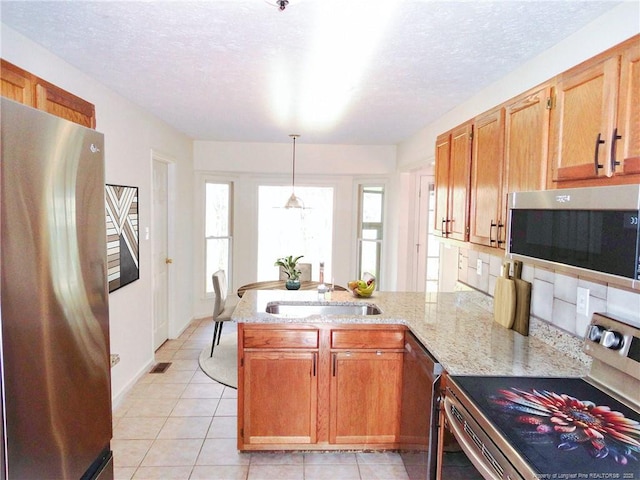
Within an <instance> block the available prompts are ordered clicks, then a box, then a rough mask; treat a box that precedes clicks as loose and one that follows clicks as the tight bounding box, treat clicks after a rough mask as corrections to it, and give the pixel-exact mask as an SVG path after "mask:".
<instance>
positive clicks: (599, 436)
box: [439, 314, 640, 480]
mask: <svg viewBox="0 0 640 480" xmlns="http://www.w3.org/2000/svg"><path fill="white" fill-rule="evenodd" d="M584 351H585V352H586V353H587V354H589V355H590V356H591V357H592V361H593V363H592V367H591V370H590V373H589V376H587V377H586V378H563V377H541V378H540V377H481V376H452V377H448V378H447V380H446V386H445V393H444V401H443V415H444V419H445V424H446V427H447V428H448V429H449V431H451V433H452V434H453V436H454V437H455V439H456V440H457V442H458V443H459V445H460V447H461V448H462V450H463V451H464V453H465V454H466V456H467V457H468V458H469V460H470V461H471V462H472V463H473V465H474V466H475V468H476V470H477V471H478V472H479V473H480V475H482V477H483V478H485V479H490V480H494V479H513V480H515V479H524V480H540V479H564V478H567V479H569V478H576V479H579V478H585V479H599V478H615V479H636V480H637V479H640V328H639V326H638V325H635V324H631V323H630V322H627V321H624V320H621V319H617V318H613V317H611V316H607V315H605V314H594V316H593V318H592V321H591V326H590V328H589V330H588V335H587V338H586V340H585V343H584ZM443 456H444V453H443V452H442V451H440V452H439V459H440V461H439V463H440V464H442V458H443ZM439 478H442V479H443V480H446V477H445V476H442V475H440V477H439Z"/></svg>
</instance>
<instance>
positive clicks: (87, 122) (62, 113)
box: [35, 80, 96, 128]
mask: <svg viewBox="0 0 640 480" xmlns="http://www.w3.org/2000/svg"><path fill="white" fill-rule="evenodd" d="M35 107H36V108H38V109H40V110H44V111H45V112H47V113H50V114H52V115H56V116H57V117H60V118H64V119H66V120H70V121H72V122H75V123H78V124H80V125H83V126H85V127H87V128H95V127H96V112H95V107H94V105H93V104H91V103H89V102H87V101H85V100H82V99H81V98H80V97H76V96H75V95H73V94H71V93H69V92H67V91H66V90H63V89H61V88H59V87H56V86H55V85H52V84H50V83H48V82H45V81H43V80H37V83H36V98H35Z"/></svg>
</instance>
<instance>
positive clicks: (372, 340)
mask: <svg viewBox="0 0 640 480" xmlns="http://www.w3.org/2000/svg"><path fill="white" fill-rule="evenodd" d="M331 348H404V331H402V330H391V331H389V330H365V329H362V330H359V329H357V330H332V331H331Z"/></svg>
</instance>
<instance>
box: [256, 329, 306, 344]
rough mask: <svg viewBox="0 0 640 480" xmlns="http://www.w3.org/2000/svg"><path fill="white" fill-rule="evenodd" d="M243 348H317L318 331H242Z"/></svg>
mask: <svg viewBox="0 0 640 480" xmlns="http://www.w3.org/2000/svg"><path fill="white" fill-rule="evenodd" d="M243 341H244V348H318V330H291V329H277V330H251V329H248V330H244V335H243Z"/></svg>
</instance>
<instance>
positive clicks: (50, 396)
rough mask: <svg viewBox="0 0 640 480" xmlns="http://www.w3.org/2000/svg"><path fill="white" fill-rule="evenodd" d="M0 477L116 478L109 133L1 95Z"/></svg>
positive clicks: (11, 479)
mask: <svg viewBox="0 0 640 480" xmlns="http://www.w3.org/2000/svg"><path fill="white" fill-rule="evenodd" d="M1 101H2V103H1V110H0V119H1V123H2V137H1V141H2V158H1V160H0V180H1V182H0V202H1V223H0V238H1V243H0V260H1V262H0V274H1V277H2V279H1V284H0V302H1V314H0V324H1V329H2V343H1V344H0V349H1V350H0V353H1V355H0V366H1V368H2V371H1V373H2V374H1V376H0V380H1V382H2V383H1V387H2V389H1V394H2V448H1V451H0V453H1V455H2V459H1V460H2V478H3V479H4V478H7V479H10V480H13V479H20V480H22V479H37V480H46V479H51V480H59V479H89V478H91V479H93V478H100V479H101V480H103V479H107V478H109V479H110V478H113V463H112V454H111V448H110V440H111V437H112V427H111V373H110V355H109V308H108V298H109V297H108V291H107V284H106V278H107V270H106V245H105V242H106V233H105V229H106V227H105V204H104V183H105V182H104V159H103V152H104V146H103V135H102V134H101V133H99V132H96V131H95V130H91V129H87V128H84V127H82V126H80V125H76V124H75V123H72V122H69V121H66V120H62V119H60V118H57V117H54V116H53V115H49V114H47V113H44V112H42V111H39V110H36V109H33V108H29V107H25V106H24V105H21V104H18V103H15V102H12V101H10V100H7V99H5V98H2V100H1Z"/></svg>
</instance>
